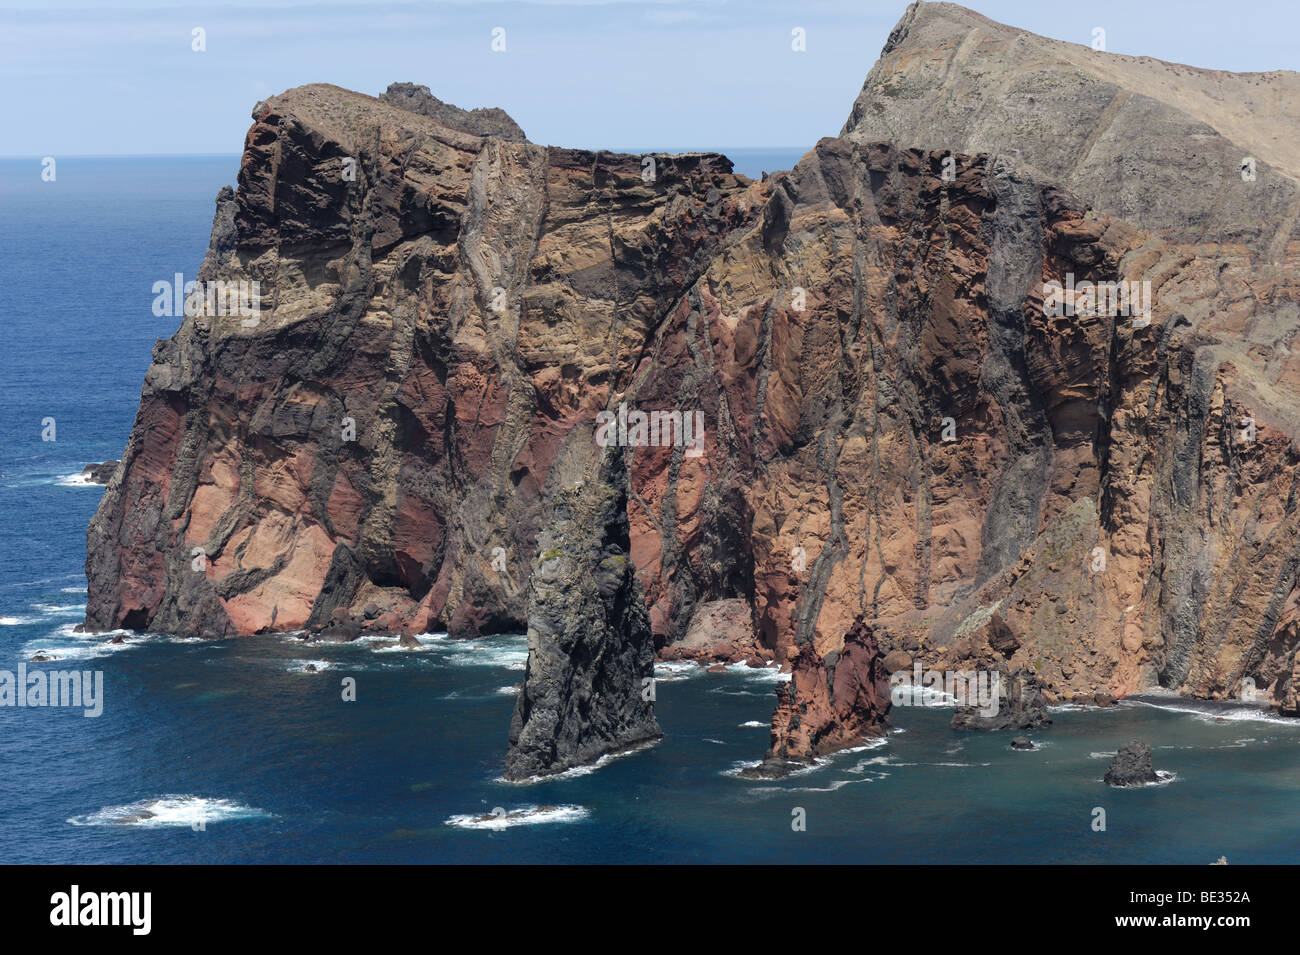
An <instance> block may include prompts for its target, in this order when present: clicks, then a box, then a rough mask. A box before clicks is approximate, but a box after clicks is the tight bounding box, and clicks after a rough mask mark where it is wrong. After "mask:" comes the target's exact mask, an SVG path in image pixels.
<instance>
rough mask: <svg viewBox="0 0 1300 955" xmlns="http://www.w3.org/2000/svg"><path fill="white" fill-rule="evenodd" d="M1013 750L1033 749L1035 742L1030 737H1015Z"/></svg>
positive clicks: (1013, 738) (1012, 739)
mask: <svg viewBox="0 0 1300 955" xmlns="http://www.w3.org/2000/svg"><path fill="white" fill-rule="evenodd" d="M1011 748H1012V749H1033V748H1034V741H1033V740H1031V739H1030V738H1029V737H1028V736H1013V737H1012V738H1011Z"/></svg>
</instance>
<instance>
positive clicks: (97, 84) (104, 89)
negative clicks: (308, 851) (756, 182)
mask: <svg viewBox="0 0 1300 955" xmlns="http://www.w3.org/2000/svg"><path fill="white" fill-rule="evenodd" d="M969 5H970V6H971V7H973V8H974V9H976V10H978V11H979V12H980V13H983V14H984V15H986V16H989V17H992V18H993V19H995V20H1000V21H1002V22H1004V23H1010V24H1013V25H1015V26H1018V27H1022V28H1024V29H1027V30H1031V31H1033V32H1035V33H1040V34H1043V35H1046V36H1050V37H1056V38H1058V39H1064V40H1071V41H1075V42H1079V43H1088V42H1089V41H1090V40H1091V33H1092V29H1093V27H1096V26H1102V27H1104V28H1105V29H1106V32H1107V40H1108V48H1109V49H1110V50H1112V51H1114V52H1118V53H1134V54H1146V55H1150V56H1155V57H1158V58H1160V59H1165V60H1174V61H1177V62H1182V63H1189V64H1193V65H1196V66H1206V67H1214V68H1219V69H1230V70H1272V69H1296V68H1297V64H1298V63H1300V56H1297V54H1296V52H1295V51H1296V37H1297V36H1298V35H1300V4H1297V3H1296V0H1249V2H1232V3H1227V2H1217V3H1211V2H1197V0H1167V2H1166V0H1161V2H1145V0H1090V2H1088V3H1086V4H1084V3H1078V2H1073V0H1072V2H1051V0H976V2H974V3H971V4H969ZM905 8H906V4H905V3H904V2H902V0H890V2H882V0H857V2H849V0H844V2H837V0H802V2H771V0H760V2H754V3H744V2H722V0H653V2H647V0H608V2H602V0H534V2H518V0H514V2H507V0H502V2H491V0H487V2H473V3H471V2H435V0H425V2H417V0H408V2H392V0H379V2H374V3H365V2H360V0H352V2H347V0H326V2H306V0H235V2H227V3H214V4H193V3H181V2H171V0H141V2H134V3H133V2H130V0H128V2H126V3H107V2H97V0H0V115H2V116H3V122H2V124H0V129H3V134H2V135H3V139H2V140H0V155H10V156H13V155H35V156H44V155H54V156H58V155H61V154H62V155H74V154H83V155H84V154H112V153H127V154H131V153H134V154H139V153H203V152H222V153H237V152H239V151H240V149H241V147H242V143H243V136H244V133H245V131H246V130H247V128H248V125H249V112H250V110H251V108H252V106H253V104H254V103H255V102H257V100H259V99H261V98H263V97H265V96H268V95H271V94H273V93H278V92H280V91H282V90H284V89H287V88H289V87H291V86H297V85H300V84H302V83H311V82H330V83H335V84H337V85H339V86H345V87H349V88H351V89H356V90H361V91H362V92H366V93H372V94H377V93H379V92H381V91H382V90H383V89H384V88H385V87H386V86H387V85H388V84H389V83H390V82H392V81H394V80H410V81H413V82H417V83H424V84H427V85H428V86H429V87H430V88H431V89H432V90H433V92H434V93H435V94H436V95H437V96H439V97H441V98H442V99H445V100H447V101H449V102H452V103H455V104H457V105H458V106H465V107H472V106H490V105H495V106H502V107H504V108H505V109H506V110H508V111H509V112H510V114H511V115H512V116H514V118H515V119H516V120H517V121H518V122H519V123H520V125H521V126H523V128H524V130H525V131H526V132H527V133H528V136H529V138H530V139H532V140H533V141H534V142H539V143H553V144H556V145H565V146H581V147H644V148H672V147H706V146H717V147H746V146H750V147H754V146H800V147H806V146H811V145H812V144H813V143H815V142H816V141H817V140H818V139H819V138H820V137H822V136H833V135H836V134H837V133H838V132H839V130H840V126H841V125H842V124H843V122H844V120H845V118H846V117H847V115H848V112H849V108H850V106H851V105H852V103H853V100H854V97H856V95H857V93H858V90H859V89H860V88H861V85H862V81H863V79H864V77H865V76H866V74H867V71H868V70H869V69H870V68H871V65H872V63H874V62H875V59H876V56H877V55H878V54H879V52H880V48H881V46H882V45H883V43H884V41H885V38H886V36H888V34H889V30H890V28H891V27H892V26H893V25H894V23H896V22H897V20H898V18H899V17H900V16H901V15H902V13H903V11H904V9H905ZM195 27H202V28H203V29H204V30H205V31H206V39H207V50H206V52H203V53H195V52H193V51H192V50H191V31H192V29H193V28H195ZM494 27H504V28H505V30H506V51H505V52H504V53H493V52H492V50H491V40H492V36H491V34H492V30H493V28H494ZM794 27H802V28H803V29H804V30H805V31H806V33H807V44H808V49H807V52H805V53H795V52H792V51H791V49H790V38H791V30H792V29H793V28H794Z"/></svg>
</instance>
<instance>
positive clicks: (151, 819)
mask: <svg viewBox="0 0 1300 955" xmlns="http://www.w3.org/2000/svg"><path fill="white" fill-rule="evenodd" d="M269 818H270V814H269V813H267V812H264V811H263V810H261V809H255V808H253V807H252V806H245V805H243V804H242V803H238V802H235V801H234V800H233V799H213V798H207V797H204V796H191V795H165V796H159V797H157V798H156V799H142V800H139V801H138V802H133V803H127V804H126V805H123V806H105V807H104V808H103V809H100V810H99V811H97V812H92V813H88V814H86V815H84V816H73V817H72V818H71V819H69V820H68V823H69V824H71V825H74V826H139V827H141V828H143V829H160V828H165V827H169V826H190V827H193V826H195V825H203V826H206V825H208V824H209V823H215V822H230V821H233V820H236V819H269Z"/></svg>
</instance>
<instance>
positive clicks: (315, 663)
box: [288, 660, 336, 673]
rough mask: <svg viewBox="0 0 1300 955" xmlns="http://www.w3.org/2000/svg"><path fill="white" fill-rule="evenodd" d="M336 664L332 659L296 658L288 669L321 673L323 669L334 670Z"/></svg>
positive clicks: (294, 671) (295, 671) (298, 671)
mask: <svg viewBox="0 0 1300 955" xmlns="http://www.w3.org/2000/svg"><path fill="white" fill-rule="evenodd" d="M335 666H336V664H335V663H333V662H332V661H330V660H294V661H293V663H292V664H291V665H290V666H289V667H288V670H289V672H290V673H319V672H321V671H322V670H333V669H334V668H335ZM308 667H311V669H308Z"/></svg>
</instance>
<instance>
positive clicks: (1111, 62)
mask: <svg viewBox="0 0 1300 955" xmlns="http://www.w3.org/2000/svg"><path fill="white" fill-rule="evenodd" d="M1295 89H1296V76H1295V74H1290V73H1278V74H1260V75H1256V76H1251V77H1248V78H1243V77H1234V76H1233V75H1231V74H1224V73H1221V72H1216V71H1203V70H1196V69H1193V68H1190V67H1175V66H1173V65H1170V64H1162V63H1159V62H1157V61H1151V60H1147V59H1135V58H1132V57H1118V56H1114V55H1111V54H1105V53H1097V52H1094V51H1091V50H1085V49H1084V48H1082V47H1075V46H1073V45H1071V44H1061V43H1056V42H1055V41H1049V40H1044V39H1042V38H1036V37H1033V36H1032V35H1029V34H1025V33H1023V31H1018V30H1012V29H1011V28H1007V27H1002V26H1000V25H998V24H994V23H992V21H988V20H986V19H984V18H982V17H979V16H978V15H976V14H972V13H970V12H969V11H965V10H962V9H961V8H958V7H952V6H950V5H946V4H927V5H921V6H918V7H914V8H909V10H908V12H907V14H906V15H905V17H904V19H903V21H902V22H901V23H900V25H899V27H898V29H896V30H895V31H894V35H893V36H892V37H891V40H890V42H889V44H888V45H887V47H886V49H885V51H884V52H883V54H882V57H881V59H880V62H879V63H878V64H877V66H876V67H875V68H874V69H873V70H872V72H871V75H870V76H869V77H868V80H867V84H866V86H865V87H864V90H863V93H862V95H861V96H860V97H859V99H858V102H857V103H856V104H855V106H854V109H853V112H852V115H851V117H850V120H849V122H848V123H847V124H846V126H845V129H844V131H843V133H842V135H841V136H840V137H838V138H828V139H824V140H822V141H821V142H819V143H818V144H817V145H816V147H815V148H813V149H812V150H811V151H810V152H809V153H808V154H807V155H806V156H805V157H804V158H803V159H802V160H801V161H800V162H799V163H798V165H797V166H796V167H795V168H794V169H793V170H791V171H789V172H787V173H778V174H774V175H771V176H768V177H767V178H766V179H765V180H764V181H762V182H754V181H751V180H749V179H747V178H745V177H743V176H738V175H735V174H734V173H733V172H732V169H731V164H730V163H729V162H728V161H727V160H726V159H725V157H722V156H718V155H712V154H693V155H684V156H668V155H663V154H652V155H646V156H631V155H620V154H613V153H608V152H589V151H581V150H568V149H560V148H555V147H541V146H536V145H533V144H531V143H528V142H525V141H522V140H521V139H520V140H516V139H512V138H510V137H509V136H508V135H506V134H505V133H502V132H501V130H497V131H496V132H494V131H492V130H491V129H489V128H488V127H487V126H483V125H475V124H474V123H473V122H471V121H470V120H468V119H466V118H465V116H463V115H462V113H463V111H456V112H454V113H450V112H446V111H441V107H440V106H434V105H428V103H427V102H426V101H425V100H424V99H423V97H422V96H421V95H420V94H419V93H418V91H417V92H412V91H411V90H409V89H407V88H405V87H402V88H399V89H398V90H396V91H395V92H391V94H390V95H388V96H387V98H386V99H382V100H381V99H375V98H372V97H368V96H363V95H361V94H357V93H351V92H348V91H346V90H341V89H339V88H337V87H331V86H323V85H318V86H307V87H301V88H298V89H295V90H290V91H288V92H286V93H284V94H282V95H281V96H277V97H273V98H271V99H269V100H267V101H265V102H264V103H261V104H259V105H258V107H257V110H256V112H255V114H254V123H253V126H252V128H251V129H250V131H249V134H248V138H247V141H246V144H245V151H244V158H243V162H242V166H241V171H240V176H239V189H238V190H237V191H236V192H234V193H231V192H230V191H229V190H227V191H224V192H223V193H222V194H221V195H220V196H219V197H218V203H217V209H216V215H215V216H214V223H213V234H212V236H213V237H212V244H211V248H210V250H209V252H208V255H207V257H206V258H205V260H204V263H203V267H202V269H201V272H200V275H199V278H200V280H202V281H203V282H205V283H206V282H210V281H228V282H238V281H244V282H253V281H256V282H257V283H259V284H258V286H257V289H258V291H257V304H258V305H259V306H260V309H259V311H258V313H257V315H256V316H255V317H251V318H250V317H249V316H245V315H242V314H235V315H231V314H223V313H220V312H219V311H218V312H216V313H210V312H209V311H208V310H207V309H206V308H205V309H204V310H203V311H202V312H201V313H200V314H197V315H193V316H188V317H186V318H185V319H184V320H183V321H182V322H181V324H180V328H179V329H178V331H177V333H176V335H175V336H173V338H171V339H170V340H168V341H166V342H161V343H159V344H158V346H156V348H155V352H154V358H153V363H152V365H151V367H150V369H149V371H148V373H147V375H146V378H145V383H144V388H143V391H142V396H141V405H140V410H139V413H138V415H137V419H136V423H135V427H134V429H133V431H132V434H131V437H130V440H129V442H128V445H127V449H126V452H125V454H124V458H123V463H122V466H121V469H120V472H119V477H118V480H117V481H116V482H115V483H112V484H110V486H109V487H108V489H107V491H106V492H105V494H104V497H103V500H102V502H101V505H100V508H99V511H98V513H97V514H96V516H95V518H94V520H93V521H92V523H91V526H90V528H89V531H88V535H87V565H86V566H87V578H88V586H89V597H88V606H87V620H86V624H87V627H88V628H89V629H92V630H94V629H99V630H105V629H111V628H114V627H126V628H137V629H139V628H151V629H154V630H166V631H172V632H177V633H183V634H197V635H206V636H220V635H232V634H247V633H256V632H263V631H285V630H295V629H299V628H308V629H317V628H324V627H330V626H334V625H336V624H337V625H339V626H346V627H348V628H349V629H350V628H351V627H353V626H357V627H360V628H361V629H362V630H365V631H374V632H389V633H398V632H409V633H418V632H421V631H423V630H426V629H444V628H445V629H446V630H448V631H449V632H450V633H451V635H452V636H453V637H460V636H470V635H474V634H478V633H486V632H493V631H502V630H512V629H517V628H523V627H524V626H525V621H526V619H527V617H528V615H529V610H528V606H527V603H528V594H529V593H530V588H531V576H532V574H533V573H534V570H535V564H534V562H533V560H532V557H533V555H535V554H537V553H538V550H537V543H538V539H539V534H540V533H541V531H542V529H543V526H544V524H545V521H546V520H547V518H546V514H547V512H548V508H549V506H550V505H549V503H548V501H549V497H548V495H549V493H550V491H549V490H548V489H552V488H554V487H556V486H557V475H558V474H559V473H560V471H558V470H557V468H560V467H561V466H560V465H559V464H558V463H557V462H560V461H562V460H565V459H567V456H568V455H570V454H572V453H575V449H577V448H579V447H580V446H581V447H585V448H587V449H591V448H592V447H593V446H594V443H595V440H596V435H597V433H598V431H599V428H600V425H599V424H598V415H601V414H602V413H611V414H614V415H616V416H617V420H618V421H619V427H618V429H617V430H616V433H617V441H616V443H617V444H619V445H621V446H622V447H623V450H624V454H625V457H626V466H627V494H626V500H627V505H626V519H627V522H628V544H627V553H628V556H629V558H630V560H631V562H632V564H633V565H634V566H635V568H636V576H637V582H638V586H639V587H640V591H641V593H642V594H643V597H644V601H645V607H646V612H647V614H648V618H649V626H650V632H651V634H652V636H653V641H654V644H655V647H656V648H657V649H658V651H659V652H660V653H661V654H663V655H665V656H672V655H678V656H682V657H687V658H697V659H698V658H701V656H703V657H704V658H712V659H726V660H738V659H747V660H753V661H754V662H765V661H767V660H769V659H770V660H773V661H776V662H777V663H778V664H780V665H782V666H786V667H791V666H794V667H797V666H799V659H800V657H804V659H805V663H804V667H805V670H806V671H807V672H813V671H809V670H808V667H809V666H810V665H811V666H812V667H813V670H816V668H817V667H820V666H821V663H820V662H818V661H825V660H826V659H829V658H830V657H831V655H833V654H837V653H840V652H842V651H843V649H844V639H845V634H846V633H849V632H850V631H851V629H852V628H853V626H854V621H855V620H857V618H859V617H862V619H863V621H864V623H865V625H866V626H868V627H869V628H871V631H872V633H873V634H874V635H875V638H876V639H877V640H878V641H879V642H880V650H881V651H882V652H883V653H892V652H894V651H898V652H900V653H902V654H905V655H908V656H910V657H912V658H924V659H926V660H927V661H931V660H933V661H936V663H935V664H932V665H937V666H939V667H941V668H949V669H969V668H981V667H984V668H990V667H995V668H1001V667H1005V668H1006V670H1007V672H1016V671H1019V672H1022V673H1023V672H1028V673H1034V674H1035V676H1036V678H1037V679H1038V680H1039V681H1041V692H1042V693H1043V695H1044V697H1045V698H1047V699H1049V700H1056V699H1067V698H1087V699H1093V698H1096V694H1098V693H1101V694H1103V696H1104V697H1106V698H1109V697H1121V696H1124V695H1125V694H1128V693H1131V692H1134V691H1135V690H1139V689H1141V688H1143V687H1148V686H1152V685H1156V684H1159V685H1163V686H1166V687H1169V688H1172V689H1177V690H1179V691H1180V692H1182V693H1185V694H1191V695H1195V696H1200V697H1208V698H1216V697H1234V696H1238V695H1240V694H1241V693H1242V692H1243V689H1244V688H1245V687H1247V686H1249V685H1250V684H1248V683H1247V681H1248V680H1249V681H1253V685H1254V686H1255V687H1257V688H1259V690H1260V691H1262V693H1263V694H1264V695H1265V697H1266V698H1267V699H1268V700H1270V701H1271V702H1273V703H1274V704H1275V705H1277V706H1283V705H1286V701H1287V700H1288V699H1293V696H1294V693H1293V691H1292V690H1291V689H1289V688H1290V687H1294V684H1295V681H1294V679H1293V678H1292V676H1291V674H1292V673H1293V670H1294V666H1295V664H1294V660H1295V652H1296V647H1297V645H1298V644H1300V610H1297V607H1300V587H1298V586H1297V583H1298V575H1300V508H1296V507H1295V506H1294V500H1293V498H1294V496H1295V495H1294V490H1293V489H1294V488H1295V487H1296V486H1297V482H1298V481H1300V453H1298V452H1297V449H1296V445H1295V436H1296V435H1297V434H1300V402H1297V400H1296V397H1295V396H1296V394H1297V393H1300V358H1297V356H1296V354H1295V353H1294V350H1293V349H1292V348H1291V346H1290V345H1289V342H1290V341H1291V337H1292V332H1293V330H1294V328H1295V327H1296V326H1297V324H1300V278H1298V277H1297V276H1300V269H1297V266H1300V243H1298V242H1297V241H1296V237H1295V230H1296V224H1297V221H1300V205H1298V204H1297V199H1296V196H1297V195H1300V193H1298V192H1297V186H1296V183H1297V176H1298V175H1300V172H1297V169H1296V168H1295V167H1294V166H1293V163H1294V161H1295V160H1294V157H1295V156H1297V155H1300V152H1298V151H1297V150H1296V149H1295V148H1294V147H1295V146H1296V145H1300V143H1297V142H1295V139H1296V138H1297V136H1300V132H1297V131H1298V130H1300V123H1297V122H1294V120H1295V119H1296V118H1297V117H1296V116H1294V115H1293V114H1294V112H1295V106H1294V104H1295V103H1296V102H1300V97H1297V96H1295V95H1294V92H1295ZM430 100H432V97H431V96H430ZM395 103H396V104H397V105H395ZM442 105H443V106H445V104H442ZM470 115H471V116H472V115H473V113H471V114H470ZM467 130H469V131H467ZM484 131H486V135H485V134H483V133H484ZM520 135H522V134H520ZM1193 143H1194V144H1205V148H1204V149H1201V148H1200V146H1197V147H1196V148H1192V146H1190V145H1187V144H1193ZM1171 150H1172V153H1171ZM1237 153H1242V154H1244V155H1245V156H1246V157H1247V158H1251V159H1253V160H1254V163H1253V165H1251V166H1250V169H1249V170H1246V169H1244V168H1243V163H1242V161H1241V160H1242V158H1243V156H1238V155H1236V154H1237ZM1171 156H1175V157H1183V158H1184V159H1186V161H1185V162H1183V163H1182V164H1179V163H1178V162H1175V161H1174V160H1173V159H1171ZM1116 170H1122V175H1121V174H1118V173H1117V172H1116ZM1247 171H1249V172H1250V173H1251V177H1249V178H1248V177H1246V176H1245V175H1244V174H1243V173H1244V172H1247ZM1143 197H1146V198H1143ZM1148 198H1149V199H1150V201H1149V202H1148V201H1147V199H1148ZM1140 199H1141V201H1139V200H1140ZM1090 205H1091V208H1090ZM1120 282H1123V283H1125V286H1124V287H1125V288H1126V289H1129V290H1131V291H1132V292H1133V294H1132V295H1129V296H1128V297H1126V298H1125V299H1124V300H1123V301H1122V302H1120V303H1118V304H1119V305H1121V306H1122V307H1120V308H1110V307H1095V306H1096V305H1097V294H1096V289H1097V288H1098V287H1100V288H1103V289H1107V290H1109V289H1112V288H1115V287H1116V286H1115V285H1114V283H1120ZM1052 283H1055V285H1053V284H1052ZM1144 283H1145V284H1144ZM1057 287H1059V289H1060V290H1059V291H1053V290H1054V289H1056V288H1057ZM1090 288H1091V290H1090V291H1087V292H1086V294H1085V293H1083V292H1081V293H1080V295H1079V296H1078V297H1077V298H1074V297H1071V296H1067V295H1066V292H1065V290H1066V289H1081V290H1088V289H1090ZM1107 302H1109V298H1107ZM1110 304H1116V303H1110ZM1067 305H1069V306H1070V307H1066V306H1067ZM1148 306H1149V308H1148ZM656 412H657V413H658V417H656V418H653V419H650V418H649V415H650V414H652V413H656ZM561 470H562V468H561ZM583 476H584V477H588V478H589V475H587V474H586V472H583ZM369 606H373V607H374V608H376V610H377V613H375V614H373V615H367V614H366V613H364V610H365V608H366V607H369ZM607 622H608V624H609V625H610V626H612V627H615V626H616V623H615V622H613V621H607ZM727 632H734V633H735V638H734V641H730V642H729V641H728V640H726V639H725V636H724V635H725V633H727ZM808 661H812V662H811V664H810V663H809V662H808ZM818 685H820V683H819V681H818V680H812V681H811V682H809V681H807V680H805V681H804V682H803V683H800V684H796V689H795V690H794V691H792V692H796V701H797V705H800V706H802V705H806V706H809V707H813V708H814V709H818V708H819V704H818V703H817V700H816V699H815V698H814V697H805V698H800V697H798V686H805V687H807V688H809V689H808V692H809V693H814V692H817V691H816V690H815V687H816V686H818ZM1288 694H1291V696H1288ZM796 701H792V702H791V708H792V710H793V709H794V708H796ZM828 712H829V713H832V714H834V718H836V719H841V720H843V719H848V720H849V724H848V727H846V728H845V731H844V732H842V733H841V732H837V731H835V730H834V728H828V729H827V730H826V731H825V732H820V731H819V734H813V735H810V734H808V733H805V732H803V731H802V730H799V731H796V732H793V733H790V732H788V724H787V727H786V729H785V730H783V731H782V732H783V735H782V737H781V739H782V741H783V745H784V746H785V748H786V751H787V753H788V754H790V755H792V756H799V757H807V756H808V755H811V749H810V748H809V747H813V748H815V744H814V735H816V738H817V739H818V740H833V739H843V740H849V739H851V738H854V737H855V735H856V734H855V733H854V732H853V731H852V728H853V727H854V726H856V725H857V721H858V720H859V719H860V715H858V714H846V713H844V712H843V711H840V710H836V709H833V710H829V711H828Z"/></svg>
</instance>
